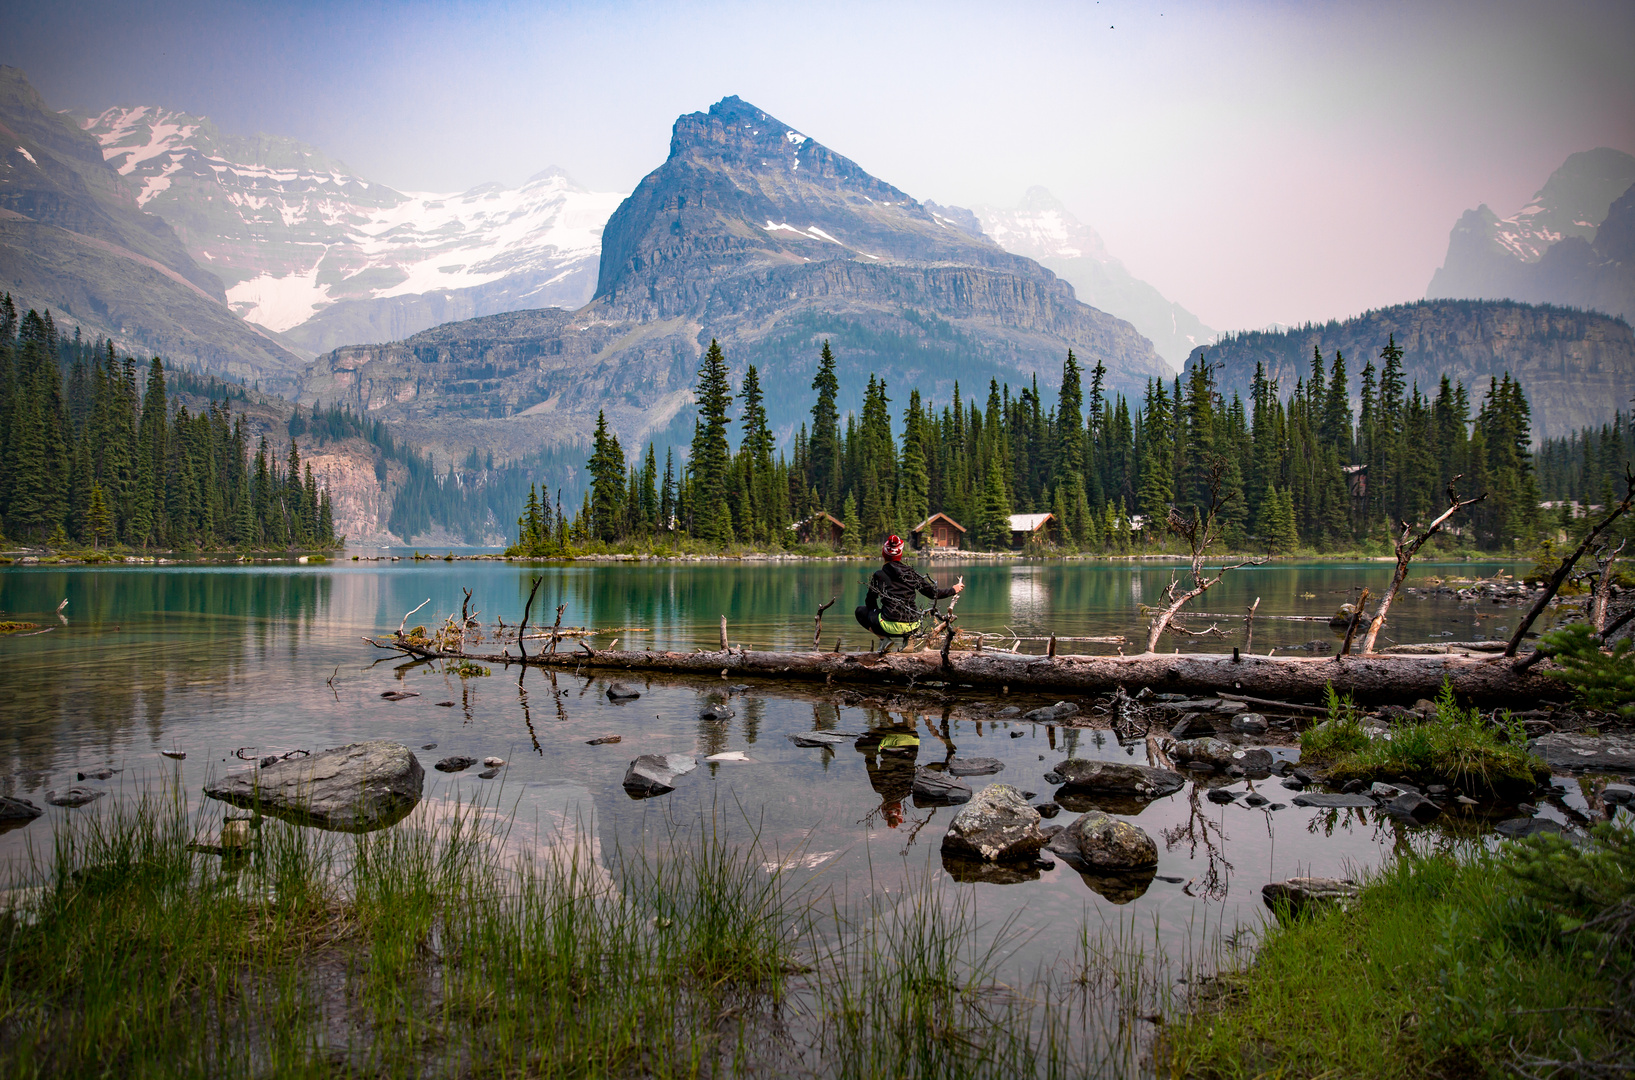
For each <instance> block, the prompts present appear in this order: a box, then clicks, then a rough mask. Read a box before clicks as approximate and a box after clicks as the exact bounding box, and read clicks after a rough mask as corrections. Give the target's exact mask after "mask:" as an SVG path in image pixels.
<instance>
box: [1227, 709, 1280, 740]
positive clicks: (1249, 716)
mask: <svg viewBox="0 0 1635 1080" xmlns="http://www.w3.org/2000/svg"><path fill="white" fill-rule="evenodd" d="M1271 726H1272V725H1271V724H1270V723H1269V722H1268V721H1267V719H1266V718H1265V717H1264V716H1262V715H1260V714H1259V713H1257V712H1246V713H1239V714H1238V715H1236V716H1234V717H1232V730H1233V731H1241V732H1243V733H1244V734H1246V735H1264V734H1265V733H1266V731H1267V730H1268V729H1269V728H1270V727H1271Z"/></svg>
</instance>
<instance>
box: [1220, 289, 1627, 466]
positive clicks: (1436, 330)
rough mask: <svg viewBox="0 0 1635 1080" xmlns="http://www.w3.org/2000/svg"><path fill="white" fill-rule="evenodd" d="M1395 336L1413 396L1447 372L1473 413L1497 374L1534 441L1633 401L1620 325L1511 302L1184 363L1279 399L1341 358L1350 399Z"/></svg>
mask: <svg viewBox="0 0 1635 1080" xmlns="http://www.w3.org/2000/svg"><path fill="white" fill-rule="evenodd" d="M1393 334H1394V335H1395V336H1396V342H1397V345H1399V346H1400V347H1401V348H1402V350H1403V367H1404V370H1405V371H1406V373H1407V378H1408V380H1409V382H1410V384H1412V383H1414V382H1417V383H1418V384H1419V388H1420V390H1421V391H1425V392H1428V393H1431V394H1434V393H1435V392H1436V386H1437V383H1438V381H1439V380H1440V379H1441V377H1442V374H1443V373H1444V372H1446V373H1447V374H1448V375H1449V376H1450V377H1451V378H1453V379H1455V380H1458V381H1462V382H1463V383H1464V384H1465V386H1466V387H1467V388H1469V390H1470V392H1471V399H1472V402H1473V407H1474V406H1475V403H1479V402H1480V401H1481V397H1482V395H1483V394H1485V393H1486V392H1487V385H1488V380H1489V379H1492V378H1498V377H1501V376H1503V375H1504V373H1505V372H1509V373H1510V374H1511V375H1512V376H1514V377H1517V378H1519V379H1520V380H1521V383H1522V388H1523V389H1524V390H1525V391H1526V393H1527V399H1528V402H1529V404H1530V405H1531V406H1532V410H1533V436H1534V437H1535V438H1542V437H1545V436H1557V435H1564V434H1566V433H1568V432H1570V431H1573V430H1576V429H1578V428H1580V427H1583V426H1585V425H1587V424H1600V423H1603V422H1605V421H1608V420H1610V419H1612V414H1613V412H1614V410H1616V409H1620V408H1626V409H1627V408H1628V407H1629V399H1630V396H1631V394H1635V336H1632V334H1631V331H1630V326H1629V324H1628V323H1627V322H1625V321H1624V320H1622V319H1615V318H1612V317H1609V316H1606V315H1599V314H1595V313H1593V312H1585V311H1576V310H1570V309H1565V308H1557V307H1547V306H1535V305H1531V304H1521V303H1515V302H1510V301H1476V300H1436V301H1432V300H1426V301H1421V302H1419V303H1416V304H1402V305H1398V306H1396V307H1390V308H1383V309H1381V310H1378V311H1370V312H1368V313H1366V314H1364V315H1360V316H1358V317H1357V318H1355V319H1348V320H1346V321H1345V322H1343V323H1342V322H1331V323H1328V324H1326V325H1323V326H1308V327H1301V328H1297V329H1292V330H1287V331H1283V332H1281V333H1268V332H1254V333H1246V334H1236V335H1230V336H1228V337H1227V338H1224V339H1222V340H1221V341H1220V342H1219V343H1218V344H1216V345H1213V346H1209V347H1207V348H1203V349H1197V350H1194V351H1193V353H1192V356H1191V357H1190V358H1189V361H1188V362H1189V363H1192V362H1196V361H1197V360H1198V359H1199V358H1200V357H1204V358H1207V360H1208V361H1209V362H1210V363H1212V364H1219V365H1220V371H1219V373H1218V376H1217V377H1218V379H1219V380H1220V385H1221V386H1222V388H1223V390H1224V392H1225V393H1227V394H1231V393H1233V392H1234V391H1236V392H1238V393H1240V394H1242V395H1243V396H1244V397H1245V398H1247V397H1248V395H1249V389H1250V386H1251V385H1252V383H1253V380H1254V374H1255V364H1256V362H1257V361H1258V362H1260V363H1262V364H1264V365H1265V366H1266V375H1267V377H1268V378H1272V379H1276V380H1278V383H1279V386H1280V387H1281V388H1282V392H1283V393H1285V394H1287V393H1288V392H1289V391H1290V390H1292V389H1293V388H1294V384H1295V381H1296V380H1297V379H1301V378H1305V377H1306V376H1307V375H1309V373H1310V371H1311V356H1312V349H1313V348H1318V349H1321V350H1322V352H1323V356H1324V358H1325V360H1326V361H1330V362H1331V361H1332V359H1333V352H1334V350H1335V349H1339V350H1340V351H1341V352H1342V353H1344V354H1345V358H1346V373H1347V375H1348V376H1349V378H1350V380H1351V387H1352V394H1353V397H1355V396H1356V395H1357V394H1358V393H1359V386H1360V377H1361V373H1362V369H1363V367H1364V366H1365V365H1366V364H1367V363H1368V362H1369V361H1370V360H1372V361H1373V362H1374V365H1375V367H1376V368H1378V367H1379V353H1380V350H1381V349H1382V348H1384V347H1385V344H1386V341H1387V340H1388V339H1389V337H1390V336H1391V335H1393Z"/></svg>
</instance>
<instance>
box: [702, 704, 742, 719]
mask: <svg viewBox="0 0 1635 1080" xmlns="http://www.w3.org/2000/svg"><path fill="white" fill-rule="evenodd" d="M736 715H738V714H737V713H735V712H733V711H732V710H731V709H729V708H727V707H726V706H725V705H711V706H710V707H709V708H707V709H705V710H704V711H703V712H701V713H699V714H698V718H699V719H700V720H710V721H714V722H717V723H719V722H720V721H723V720H731V719H732V718H733V717H734V716H736Z"/></svg>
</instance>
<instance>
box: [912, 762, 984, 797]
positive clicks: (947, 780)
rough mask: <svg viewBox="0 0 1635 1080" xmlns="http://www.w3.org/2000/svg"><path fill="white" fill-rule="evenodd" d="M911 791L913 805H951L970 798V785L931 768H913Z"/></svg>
mask: <svg viewBox="0 0 1635 1080" xmlns="http://www.w3.org/2000/svg"><path fill="white" fill-rule="evenodd" d="M913 792H914V805H915V806H953V805H955V804H957V803H962V802H968V801H969V800H970V798H971V788H970V785H968V784H963V783H961V782H960V781H958V780H956V779H954V778H953V777H952V776H949V775H948V774H947V773H940V772H937V771H935V770H933V769H916V770H914V787H913Z"/></svg>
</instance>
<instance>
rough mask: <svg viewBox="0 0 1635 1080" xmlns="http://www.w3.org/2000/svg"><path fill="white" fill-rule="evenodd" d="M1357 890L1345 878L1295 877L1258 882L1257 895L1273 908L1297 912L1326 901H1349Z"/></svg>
mask: <svg viewBox="0 0 1635 1080" xmlns="http://www.w3.org/2000/svg"><path fill="white" fill-rule="evenodd" d="M1360 891H1361V890H1360V889H1359V887H1358V885H1357V883H1356V882H1355V881H1351V880H1349V879H1346V878H1325V877H1296V878H1289V879H1288V880H1287V881H1273V882H1271V883H1269V884H1267V885H1263V886H1261V889H1260V896H1261V899H1262V900H1264V901H1266V906H1267V907H1269V908H1271V909H1272V910H1273V911H1276V912H1279V913H1285V912H1286V913H1288V914H1290V915H1299V914H1300V913H1301V912H1304V911H1308V910H1311V909H1312V908H1315V907H1318V906H1322V905H1326V904H1339V905H1341V906H1346V905H1349V904H1351V903H1353V902H1354V901H1355V900H1356V899H1357V894H1358V893H1359V892H1360Z"/></svg>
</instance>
